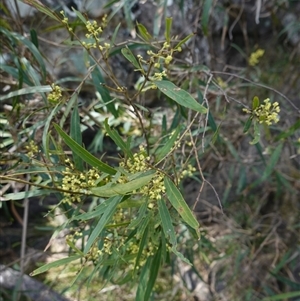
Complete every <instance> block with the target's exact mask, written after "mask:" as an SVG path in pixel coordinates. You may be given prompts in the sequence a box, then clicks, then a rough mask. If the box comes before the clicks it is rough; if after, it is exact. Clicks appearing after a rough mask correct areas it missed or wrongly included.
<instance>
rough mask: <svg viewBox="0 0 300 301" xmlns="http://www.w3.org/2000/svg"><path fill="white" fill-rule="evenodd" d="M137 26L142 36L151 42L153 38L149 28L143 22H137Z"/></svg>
mask: <svg viewBox="0 0 300 301" xmlns="http://www.w3.org/2000/svg"><path fill="white" fill-rule="evenodd" d="M137 28H138V31H139V34H140V36H141V37H142V38H143V39H144V40H145V41H146V42H149V41H151V40H152V36H151V34H150V33H149V32H148V30H147V28H146V27H145V26H144V25H143V24H141V23H137Z"/></svg>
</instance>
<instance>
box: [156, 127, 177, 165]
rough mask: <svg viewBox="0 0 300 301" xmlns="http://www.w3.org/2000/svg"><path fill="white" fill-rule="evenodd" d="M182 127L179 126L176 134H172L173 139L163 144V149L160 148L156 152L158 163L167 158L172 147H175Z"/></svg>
mask: <svg viewBox="0 0 300 301" xmlns="http://www.w3.org/2000/svg"><path fill="white" fill-rule="evenodd" d="M180 129H181V126H178V127H177V128H176V130H175V132H174V133H172V135H171V137H170V138H169V139H168V140H167V142H165V143H164V144H163V146H162V147H158V148H157V149H156V150H155V155H156V161H157V162H160V161H161V160H162V159H163V158H165V156H166V155H167V154H168V153H169V152H170V150H171V149H172V147H174V144H175V142H176V140H177V137H178V135H179V133H180Z"/></svg>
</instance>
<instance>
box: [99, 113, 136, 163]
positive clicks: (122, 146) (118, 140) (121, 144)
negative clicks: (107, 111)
mask: <svg viewBox="0 0 300 301" xmlns="http://www.w3.org/2000/svg"><path fill="white" fill-rule="evenodd" d="M104 126H105V130H106V132H107V134H108V135H109V137H110V138H111V139H112V140H113V141H114V142H115V143H116V145H117V146H118V147H119V148H120V149H121V150H122V151H123V153H124V154H126V155H127V156H128V157H130V158H133V155H132V152H131V151H130V149H129V148H128V146H127V144H126V143H125V142H124V141H123V139H122V138H121V136H120V135H119V133H118V132H117V131H116V130H114V129H111V128H110V127H109V125H108V118H106V119H105V121H104Z"/></svg>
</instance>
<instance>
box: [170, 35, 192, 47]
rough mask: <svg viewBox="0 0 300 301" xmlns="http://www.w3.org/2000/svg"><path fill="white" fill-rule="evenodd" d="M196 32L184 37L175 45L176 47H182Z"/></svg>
mask: <svg viewBox="0 0 300 301" xmlns="http://www.w3.org/2000/svg"><path fill="white" fill-rule="evenodd" d="M194 35H195V34H194V33H191V34H189V35H188V36H186V37H185V38H184V39H182V40H181V41H180V42H179V43H178V44H177V45H176V46H175V47H174V49H178V48H179V47H181V46H182V45H183V44H185V43H186V42H187V41H188V40H189V39H190V38H192V37H193V36H194Z"/></svg>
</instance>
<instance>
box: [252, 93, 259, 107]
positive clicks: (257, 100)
mask: <svg viewBox="0 0 300 301" xmlns="http://www.w3.org/2000/svg"><path fill="white" fill-rule="evenodd" d="M258 107H259V98H258V97H257V96H254V97H253V100H252V110H255V109H256V108H258Z"/></svg>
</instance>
